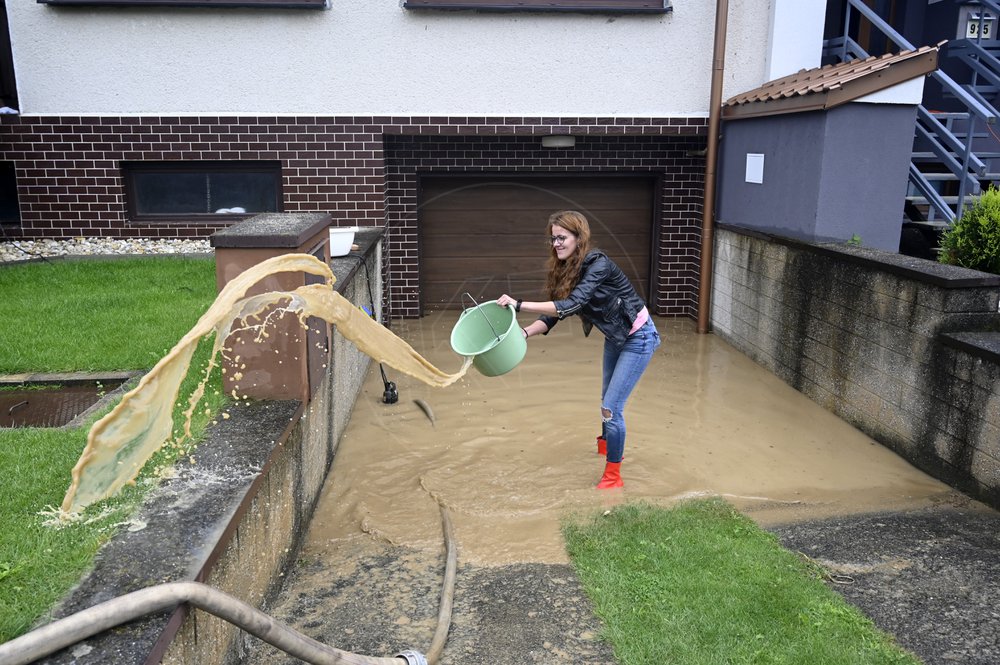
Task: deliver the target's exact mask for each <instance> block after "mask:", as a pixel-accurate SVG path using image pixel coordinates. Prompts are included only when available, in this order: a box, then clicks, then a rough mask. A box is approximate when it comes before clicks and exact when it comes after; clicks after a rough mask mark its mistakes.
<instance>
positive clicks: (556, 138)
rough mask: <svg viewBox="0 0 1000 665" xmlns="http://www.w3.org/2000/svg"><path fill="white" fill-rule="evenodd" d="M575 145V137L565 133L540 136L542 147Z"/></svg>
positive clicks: (568, 146) (570, 146) (569, 146)
mask: <svg viewBox="0 0 1000 665" xmlns="http://www.w3.org/2000/svg"><path fill="white" fill-rule="evenodd" d="M575 145H576V137H575V136H569V135H566V134H558V135H552V136H543V137H542V147H543V148H572V147H573V146H575Z"/></svg>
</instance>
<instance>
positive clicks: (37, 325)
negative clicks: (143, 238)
mask: <svg viewBox="0 0 1000 665" xmlns="http://www.w3.org/2000/svg"><path fill="white" fill-rule="evenodd" d="M215 295H216V287H215V261H214V260H212V259H208V258H205V259H201V258H181V257H166V256H156V257H142V258H123V259H115V260H107V261H101V260H87V261H50V262H37V263H16V264H11V265H5V266H0V348H2V349H3V352H2V353H0V374H19V373H23V372H72V371H108V370H141V369H148V368H150V367H152V366H153V365H154V364H155V363H156V361H157V360H159V359H160V358H161V357H163V356H164V355H165V354H166V352H167V351H169V350H170V348H171V347H172V346H173V345H174V344H175V343H177V340H179V339H180V338H181V337H183V336H184V334H185V333H186V332H187V331H188V330H190V329H191V327H192V326H193V325H194V324H195V322H196V321H197V320H198V317H199V316H201V315H202V314H203V313H204V312H205V310H206V309H207V308H208V306H209V305H211V303H212V301H213V300H214V299H215Z"/></svg>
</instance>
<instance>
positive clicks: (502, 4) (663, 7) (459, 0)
mask: <svg viewBox="0 0 1000 665" xmlns="http://www.w3.org/2000/svg"><path fill="white" fill-rule="evenodd" d="M403 7H404V8H406V9H484V10H494V11H539V12H553V11H570V12H616V13H636V14H641V13H645V14H663V13H665V12H669V11H671V10H672V7H671V5H670V0H404V2H403Z"/></svg>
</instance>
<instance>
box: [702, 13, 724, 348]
mask: <svg viewBox="0 0 1000 665" xmlns="http://www.w3.org/2000/svg"><path fill="white" fill-rule="evenodd" d="M728 16H729V0H716V5H715V48H714V51H713V53H712V93H711V98H710V101H709V110H708V148H707V149H706V153H705V157H706V159H705V202H704V205H703V206H702V209H703V213H702V220H701V273H700V275H699V280H698V333H699V334H705V333H707V332H709V329H710V327H711V321H710V320H709V318H710V316H709V315H710V313H711V305H712V258H713V254H714V251H713V248H714V224H713V218H714V217H715V184H716V173H715V168H716V163H717V162H718V156H719V126H720V124H721V117H722V73H723V69H724V68H725V63H726V23H727V18H728Z"/></svg>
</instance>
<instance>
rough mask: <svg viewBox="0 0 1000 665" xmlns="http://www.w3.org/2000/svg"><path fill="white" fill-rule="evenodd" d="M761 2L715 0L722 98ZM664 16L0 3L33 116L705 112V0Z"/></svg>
mask: <svg viewBox="0 0 1000 665" xmlns="http://www.w3.org/2000/svg"><path fill="white" fill-rule="evenodd" d="M772 1H773V0H730V7H729V15H730V20H729V35H728V42H727V46H728V47H727V55H726V73H725V90H724V94H723V98H728V97H730V96H732V95H734V94H736V93H738V92H741V91H743V90H748V89H751V88H754V87H756V86H758V85H760V84H761V83H763V82H764V81H765V80H766V79H765V66H766V60H767V44H766V42H767V38H768V30H769V17H770V15H771V4H772ZM673 6H674V10H673V12H671V13H668V14H664V15H654V16H650V15H604V14H601V15H587V14H566V13H561V14H531V13H508V14H494V13H478V12H427V11H412V10H405V9H403V8H402V7H401V6H400V3H399V2H398V0H335V1H334V2H332V3H331V8H330V9H328V10H322V11H316V10H264V9H258V10H245V9H229V10H225V9H218V10H209V9H181V8H175V9H164V8H158V9H136V8H79V7H77V8H66V7H62V8H56V7H51V6H47V5H40V4H37V3H36V2H34V1H33V0H30V1H29V0H17V1H16V2H8V3H7V13H8V15H9V20H10V30H11V41H12V48H13V51H14V60H15V67H16V75H17V82H18V93H19V96H20V100H21V111H22V113H23V114H26V115H35V114H116V115H117V114H203V113H225V114H264V115H267V114H272V115H273V114H299V113H302V114H323V115H328V114H336V115H406V116H421V115H428V116H442V115H450V116H455V115H507V116H522V115H525V116H555V115H562V116H612V115H621V116H640V117H644V116H702V117H703V116H707V115H708V99H709V84H710V80H711V65H712V62H711V60H712V41H713V31H714V22H715V19H714V15H715V2H714V1H713V0H673Z"/></svg>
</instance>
